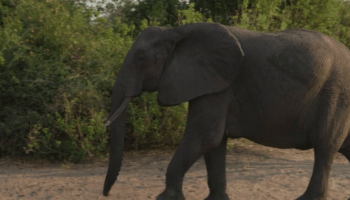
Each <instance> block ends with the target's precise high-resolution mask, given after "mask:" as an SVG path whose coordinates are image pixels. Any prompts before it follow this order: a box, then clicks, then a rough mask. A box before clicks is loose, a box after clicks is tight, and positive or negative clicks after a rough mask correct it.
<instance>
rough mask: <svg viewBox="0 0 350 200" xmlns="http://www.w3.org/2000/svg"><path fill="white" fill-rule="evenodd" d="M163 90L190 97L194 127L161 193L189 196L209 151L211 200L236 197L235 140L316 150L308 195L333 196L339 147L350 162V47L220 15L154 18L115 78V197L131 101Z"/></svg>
mask: <svg viewBox="0 0 350 200" xmlns="http://www.w3.org/2000/svg"><path fill="white" fill-rule="evenodd" d="M155 91H157V92H158V94H157V101H158V104H159V105H160V106H174V105H179V104H181V103H183V102H188V116H187V122H186V128H185V131H184V136H183V138H182V140H181V142H180V144H179V146H178V148H177V150H176V152H175V154H174V156H173V157H172V160H171V161H170V163H169V165H168V167H167V170H166V174H165V175H166V182H165V183H166V187H165V190H164V191H163V192H162V193H161V194H160V195H159V196H157V200H182V199H185V197H184V195H183V192H182V184H183V179H184V175H185V173H186V172H187V171H188V170H189V168H190V167H191V166H192V165H193V164H194V163H195V162H196V161H197V160H198V159H199V158H200V157H202V156H204V160H205V165H206V169H207V183H208V187H209V195H208V196H207V197H206V200H214V199H215V200H227V199H229V197H228V195H227V193H226V172H225V170H226V169H225V162H226V143H227V139H228V138H246V139H248V140H251V141H253V142H255V143H258V144H261V145H265V146H269V147H275V148H282V149H283V148H295V149H300V150H307V149H311V148H313V150H314V167H313V173H312V176H311V179H310V181H309V185H308V187H307V189H306V190H305V192H304V193H303V194H301V196H299V197H298V198H297V199H298V200H324V199H326V198H327V188H328V179H329V175H330V169H331V165H332V162H333V159H334V156H335V154H336V153H337V152H340V153H341V154H343V155H344V156H345V157H346V158H347V159H348V160H349V161H350V134H349V133H350V51H349V49H348V48H347V47H346V46H345V45H343V44H342V43H340V42H338V41H336V40H335V39H333V38H331V37H330V36H327V35H324V34H322V33H319V32H316V31H310V30H304V29H289V30H283V31H278V32H272V33H262V32H257V31H251V30H247V29H241V28H236V27H229V26H224V25H221V24H217V23H192V24H187V25H183V26H179V27H175V28H164V27H157V26H154V27H148V28H146V29H144V30H143V31H142V32H141V33H140V35H139V36H138V37H137V38H136V40H135V42H134V44H133V46H132V47H131V49H130V50H129V51H128V53H127V55H126V57H125V59H124V62H123V64H122V66H121V69H120V72H119V74H118V75H117V79H116V81H115V84H114V86H113V90H112V97H111V110H110V114H109V116H108V118H107V122H106V124H105V125H106V126H109V130H110V155H109V166H108V171H107V175H106V179H105V183H104V188H103V195H105V196H107V195H108V193H109V191H110V189H111V187H112V185H113V184H114V183H115V181H116V179H117V176H118V174H119V171H120V169H121V162H122V152H123V145H124V135H125V119H126V107H127V105H128V103H129V102H130V100H131V98H132V97H136V96H139V95H140V94H141V93H142V92H155Z"/></svg>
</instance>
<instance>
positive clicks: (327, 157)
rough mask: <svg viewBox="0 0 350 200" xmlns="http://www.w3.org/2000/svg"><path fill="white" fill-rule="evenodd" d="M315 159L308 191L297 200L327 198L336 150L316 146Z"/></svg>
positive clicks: (323, 199) (322, 199) (321, 199)
mask: <svg viewBox="0 0 350 200" xmlns="http://www.w3.org/2000/svg"><path fill="white" fill-rule="evenodd" d="M314 153H315V161H314V168H313V172H312V176H311V179H310V182H309V185H308V188H307V189H306V192H305V193H304V194H303V195H302V196H300V197H299V198H298V199H297V200H325V199H327V190H328V179H329V174H330V170H331V165H332V163H333V159H334V156H335V153H336V152H334V151H329V150H327V149H321V148H315V149H314Z"/></svg>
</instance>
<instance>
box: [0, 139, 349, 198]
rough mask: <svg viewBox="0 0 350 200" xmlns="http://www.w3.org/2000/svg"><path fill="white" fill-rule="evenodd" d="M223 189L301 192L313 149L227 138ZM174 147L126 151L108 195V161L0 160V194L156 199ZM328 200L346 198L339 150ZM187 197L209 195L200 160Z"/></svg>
mask: <svg viewBox="0 0 350 200" xmlns="http://www.w3.org/2000/svg"><path fill="white" fill-rule="evenodd" d="M229 146H230V148H229V150H228V155H227V182H228V183H227V192H228V194H229V196H230V198H231V199H232V200H235V199H237V200H245V199H249V200H252V199H256V200H264V199H269V200H270V199H278V200H280V199H288V200H292V199H295V198H297V197H298V196H299V195H301V194H302V193H303V192H304V191H305V189H306V187H307V184H308V181H309V178H310V176H311V172H312V167H313V151H312V150H308V151H299V150H294V149H288V150H286V149H284V150H281V149H275V148H269V147H264V146H261V145H257V144H254V143H252V142H249V141H247V140H242V139H241V140H238V141H230V145H229ZM172 154H173V151H166V152H162V153H159V152H147V153H145V152H144V153H127V154H126V155H125V158H124V162H123V167H122V170H121V173H120V176H119V177H118V181H117V183H116V184H115V185H114V187H113V188H112V190H111V192H110V196H108V197H103V196H102V194H101V191H102V186H103V181H104V178H105V174H106V171H107V165H108V162H107V160H99V161H94V162H90V163H85V164H66V165H65V166H66V167H62V165H61V164H52V163H51V164H50V163H45V162H39V161H36V162H34V163H23V162H20V161H13V160H8V159H0V199H1V200H7V199H11V200H12V199H35V200H40V199H64V200H75V199H77V200H79V199H84V200H89V199H103V200H108V199H118V200H119V199H121V200H147V199H155V198H156V196H157V195H158V194H159V193H160V192H162V191H163V189H164V186H165V184H164V181H165V170H166V167H167V165H168V163H169V161H170V159H171V156H172ZM329 189H330V192H329V197H328V199H332V200H347V199H348V198H349V197H350V164H349V163H348V161H347V160H346V159H345V157H343V156H342V155H341V154H337V156H336V159H335V161H334V164H333V167H332V173H331V179H330V183H329ZM184 194H185V196H186V199H188V200H192V199H193V200H196V199H204V198H205V197H206V196H207V195H208V188H207V184H206V170H205V165H204V160H203V159H200V160H199V161H198V162H197V163H196V164H195V165H194V166H192V168H191V169H190V171H189V172H188V173H187V174H186V177H185V181H184Z"/></svg>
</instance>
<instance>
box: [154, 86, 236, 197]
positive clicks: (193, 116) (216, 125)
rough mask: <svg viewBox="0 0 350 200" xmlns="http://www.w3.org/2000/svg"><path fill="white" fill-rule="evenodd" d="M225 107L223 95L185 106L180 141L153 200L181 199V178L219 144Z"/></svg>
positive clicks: (224, 94) (211, 95)
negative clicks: (183, 130) (164, 186)
mask: <svg viewBox="0 0 350 200" xmlns="http://www.w3.org/2000/svg"><path fill="white" fill-rule="evenodd" d="M228 104H229V94H228V92H227V91H223V92H220V93H214V94H210V95H205V96H202V97H200V98H196V99H194V100H191V101H190V102H189V111H188V117H187V125H186V130H185V134H184V138H183V139H182V140H181V143H180V145H179V147H178V149H177V150H176V152H175V155H174V157H173V158H172V160H171V162H170V164H169V166H168V169H167V172H166V189H165V190H164V192H163V193H162V194H160V195H159V196H158V197H157V200H182V199H185V197H184V195H183V193H182V182H183V178H184V175H185V173H186V172H187V171H188V169H189V168H190V167H191V166H192V165H193V164H194V163H195V162H196V161H197V160H198V159H199V158H200V157H201V156H203V155H204V154H205V153H206V152H208V151H209V150H211V149H213V148H215V147H217V146H218V145H219V144H220V142H221V141H222V138H223V135H224V130H225V122H226V114H227V108H228ZM212 176H215V174H212Z"/></svg>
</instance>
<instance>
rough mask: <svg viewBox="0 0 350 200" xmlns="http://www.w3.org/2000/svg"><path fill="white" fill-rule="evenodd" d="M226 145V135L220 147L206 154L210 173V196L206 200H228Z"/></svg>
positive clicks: (205, 157)
mask: <svg viewBox="0 0 350 200" xmlns="http://www.w3.org/2000/svg"><path fill="white" fill-rule="evenodd" d="M226 144H227V136H226V135H224V137H223V139H222V141H221V143H220V145H219V146H217V147H215V148H213V149H211V150H210V151H209V152H207V153H206V154H204V159H205V165H206V167H207V173H208V186H209V190H210V194H209V196H208V197H207V198H206V199H205V200H228V199H229V198H228V195H227V194H226Z"/></svg>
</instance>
